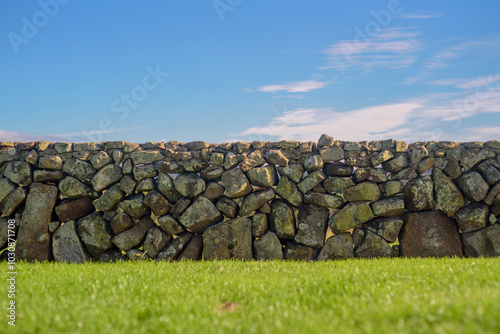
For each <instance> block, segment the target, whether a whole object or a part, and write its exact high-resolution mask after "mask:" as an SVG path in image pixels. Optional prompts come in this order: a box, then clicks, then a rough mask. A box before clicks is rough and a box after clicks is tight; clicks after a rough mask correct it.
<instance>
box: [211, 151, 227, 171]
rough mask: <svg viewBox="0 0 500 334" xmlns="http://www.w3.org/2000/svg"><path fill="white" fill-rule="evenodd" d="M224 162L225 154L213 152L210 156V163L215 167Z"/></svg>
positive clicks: (220, 165)
mask: <svg viewBox="0 0 500 334" xmlns="http://www.w3.org/2000/svg"><path fill="white" fill-rule="evenodd" d="M223 164H224V154H222V153H216V152H213V153H212V155H211V156H210V165H211V166H214V167H222V165H223Z"/></svg>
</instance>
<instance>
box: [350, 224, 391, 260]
mask: <svg viewBox="0 0 500 334" xmlns="http://www.w3.org/2000/svg"><path fill="white" fill-rule="evenodd" d="M354 256H355V257H359V258H367V259H370V258H377V257H391V256H392V247H391V246H390V245H389V244H388V243H387V241H385V240H384V239H383V238H382V237H380V236H378V235H376V234H375V233H373V232H370V231H365V238H364V239H363V242H362V243H361V245H359V247H358V248H356V250H355V251H354Z"/></svg>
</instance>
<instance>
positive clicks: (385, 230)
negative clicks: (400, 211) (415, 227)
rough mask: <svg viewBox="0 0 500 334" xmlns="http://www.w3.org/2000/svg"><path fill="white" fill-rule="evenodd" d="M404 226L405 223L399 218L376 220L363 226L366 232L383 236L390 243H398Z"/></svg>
mask: <svg viewBox="0 0 500 334" xmlns="http://www.w3.org/2000/svg"><path fill="white" fill-rule="evenodd" d="M402 226H403V221H402V220H401V219H399V218H397V217H391V218H376V219H374V220H372V221H370V222H368V223H366V224H363V227H365V229H366V230H370V231H372V232H373V233H375V234H377V235H378V236H381V237H382V238H384V239H385V240H386V241H387V242H389V243H393V242H395V241H396V239H397V238H398V236H399V232H400V231H401V227H402Z"/></svg>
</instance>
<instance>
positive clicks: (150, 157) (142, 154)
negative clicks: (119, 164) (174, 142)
mask: <svg viewBox="0 0 500 334" xmlns="http://www.w3.org/2000/svg"><path fill="white" fill-rule="evenodd" d="M130 157H131V158H132V161H133V162H134V165H140V164H144V163H147V162H153V161H158V160H162V159H163V158H165V156H164V155H163V154H161V153H160V152H159V151H138V152H132V153H131V154H130Z"/></svg>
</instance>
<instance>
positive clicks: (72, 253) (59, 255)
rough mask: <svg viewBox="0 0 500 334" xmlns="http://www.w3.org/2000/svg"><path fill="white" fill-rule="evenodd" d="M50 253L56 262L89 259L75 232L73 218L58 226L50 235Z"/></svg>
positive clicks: (79, 261)
mask: <svg viewBox="0 0 500 334" xmlns="http://www.w3.org/2000/svg"><path fill="white" fill-rule="evenodd" d="M52 254H53V255H54V260H56V261H57V262H68V263H82V262H85V261H88V260H90V257H89V256H88V254H87V252H86V250H85V247H84V246H83V244H82V242H81V240H80V238H79V237H78V234H77V233H76V223H75V221H74V220H71V221H68V222H66V223H64V224H63V225H62V226H60V227H59V228H58V229H57V230H56V231H55V232H54V235H53V236H52Z"/></svg>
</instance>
